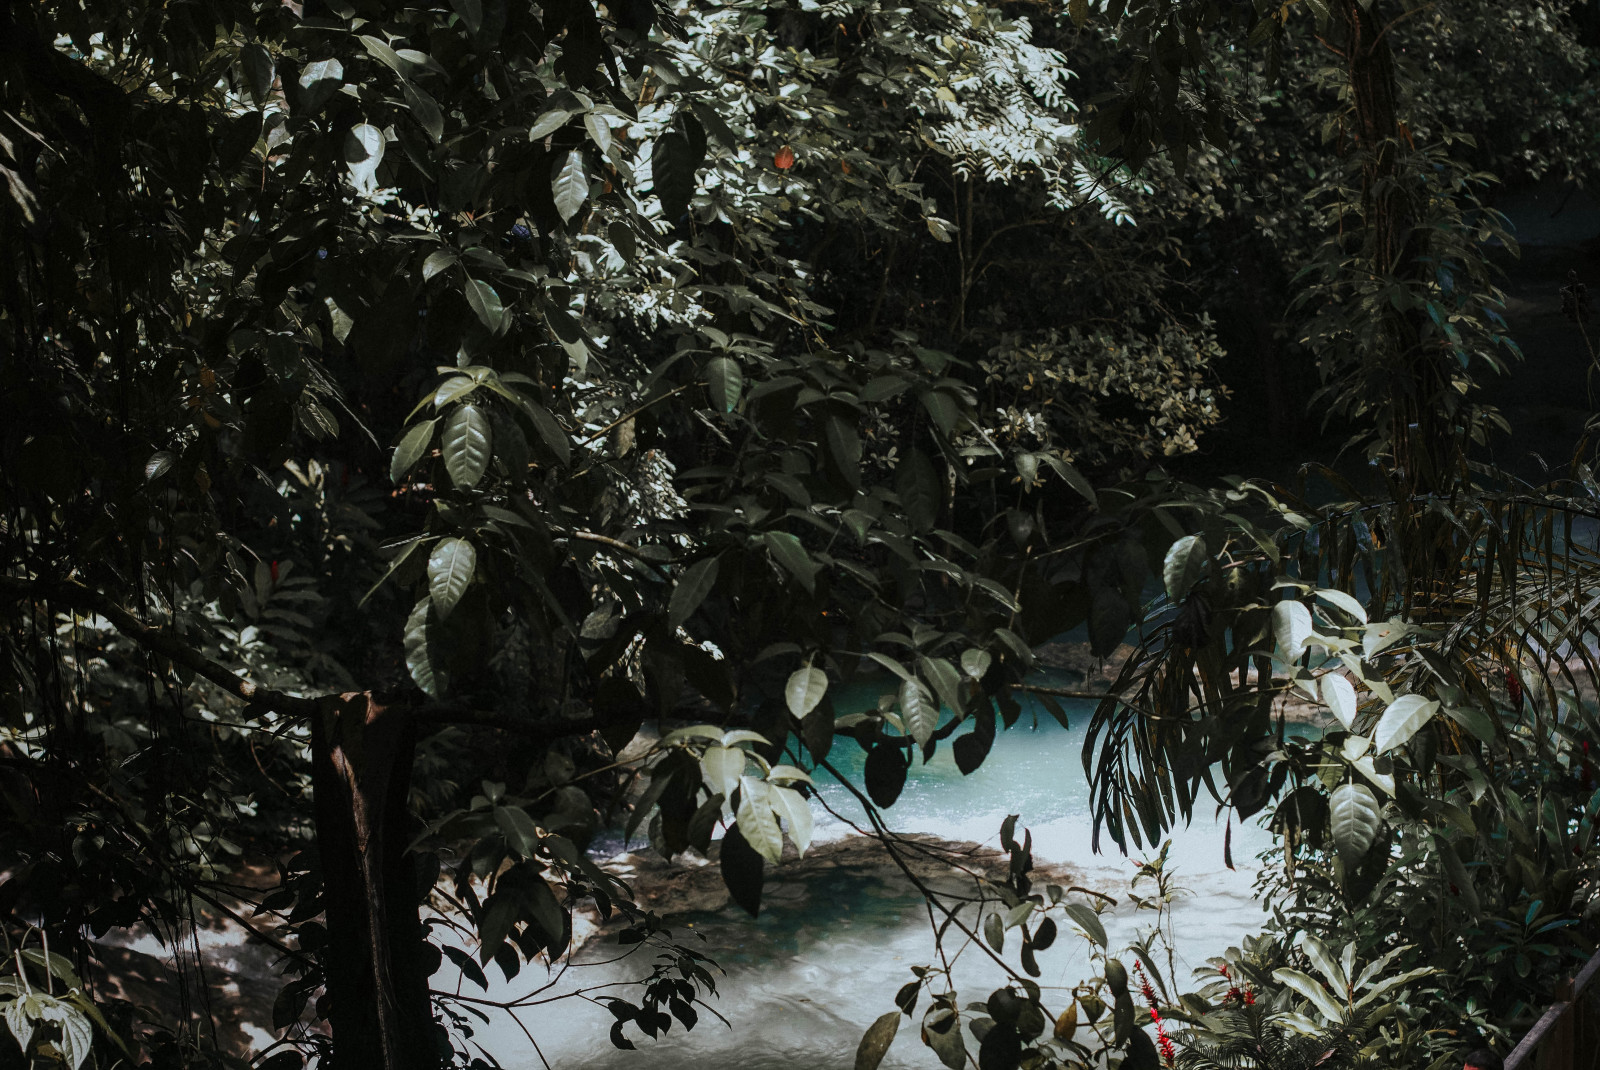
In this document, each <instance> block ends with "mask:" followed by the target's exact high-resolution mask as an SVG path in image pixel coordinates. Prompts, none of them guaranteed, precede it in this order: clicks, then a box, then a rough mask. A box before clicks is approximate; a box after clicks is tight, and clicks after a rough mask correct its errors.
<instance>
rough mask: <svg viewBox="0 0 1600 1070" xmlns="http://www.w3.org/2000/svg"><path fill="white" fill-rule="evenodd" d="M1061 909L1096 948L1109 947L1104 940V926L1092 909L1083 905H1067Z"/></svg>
mask: <svg viewBox="0 0 1600 1070" xmlns="http://www.w3.org/2000/svg"><path fill="white" fill-rule="evenodd" d="M1062 909H1063V910H1065V911H1066V912H1067V917H1069V918H1071V919H1072V921H1073V924H1075V925H1076V926H1077V927H1078V928H1080V929H1082V930H1083V932H1084V935H1085V936H1087V937H1088V938H1089V939H1090V940H1092V941H1094V943H1095V944H1096V946H1098V947H1101V948H1106V947H1109V946H1110V945H1109V943H1108V942H1107V939H1106V927H1105V924H1104V923H1103V922H1102V921H1101V920H1100V915H1098V914H1096V913H1095V912H1094V909H1093V908H1092V907H1090V906H1088V905H1087V904H1084V903H1067V904H1066V905H1065V906H1063V907H1062Z"/></svg>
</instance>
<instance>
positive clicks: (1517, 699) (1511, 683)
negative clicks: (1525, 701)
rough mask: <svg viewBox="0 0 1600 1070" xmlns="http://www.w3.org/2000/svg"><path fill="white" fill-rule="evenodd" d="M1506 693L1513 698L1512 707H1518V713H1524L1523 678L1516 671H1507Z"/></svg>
mask: <svg viewBox="0 0 1600 1070" xmlns="http://www.w3.org/2000/svg"><path fill="white" fill-rule="evenodd" d="M1506 692H1507V693H1508V694H1509V695H1510V696H1511V705H1512V706H1514V707H1516V711H1517V712H1518V713H1521V712H1522V678H1521V677H1520V676H1518V675H1517V672H1516V670H1515V669H1507V670H1506Z"/></svg>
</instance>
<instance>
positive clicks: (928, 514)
mask: <svg viewBox="0 0 1600 1070" xmlns="http://www.w3.org/2000/svg"><path fill="white" fill-rule="evenodd" d="M894 490H895V493H896V494H898V495H899V496H900V504H901V505H902V506H903V507H904V508H905V511H906V517H907V519H909V520H910V521H911V526H912V527H914V528H916V529H917V530H918V531H928V530H929V529H931V528H932V527H933V525H934V523H935V522H936V521H937V520H938V517H939V505H940V502H941V501H942V500H943V497H942V495H941V494H940V491H939V477H938V475H937V474H936V473H935V472H934V470H933V462H932V461H930V460H928V456H927V454H925V453H923V452H922V451H921V450H917V449H913V450H911V451H910V452H909V453H907V454H906V455H905V457H904V459H902V460H901V461H900V463H899V464H898V465H897V466H896V467H895V472H894Z"/></svg>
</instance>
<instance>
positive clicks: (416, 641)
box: [405, 598, 450, 698]
mask: <svg viewBox="0 0 1600 1070" xmlns="http://www.w3.org/2000/svg"><path fill="white" fill-rule="evenodd" d="M432 608H433V600H432V599H431V598H423V599H421V600H419V601H418V602H417V604H416V606H415V607H413V608H412V610H411V615H410V616H409V617H407V618H406V631H405V648H406V669H407V671H409V672H410V673H411V679H412V681H413V682H414V683H415V684H416V685H417V686H418V687H419V688H421V689H422V692H423V693H424V694H425V695H427V696H428V697H429V698H439V697H440V696H442V695H443V694H444V693H445V691H446V690H447V689H448V688H449V686H450V679H449V677H448V676H447V675H446V674H445V672H444V670H443V669H442V668H440V667H439V663H438V657H437V656H436V652H435V651H434V644H433V642H432V638H433V637H432V634H431V632H432V629H433V621H432V620H431V618H430V616H429V614H430V611H431V610H432Z"/></svg>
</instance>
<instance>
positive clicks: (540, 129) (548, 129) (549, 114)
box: [528, 108, 572, 141]
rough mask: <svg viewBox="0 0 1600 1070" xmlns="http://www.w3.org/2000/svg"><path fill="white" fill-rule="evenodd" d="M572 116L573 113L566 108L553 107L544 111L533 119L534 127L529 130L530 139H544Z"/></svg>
mask: <svg viewBox="0 0 1600 1070" xmlns="http://www.w3.org/2000/svg"><path fill="white" fill-rule="evenodd" d="M570 118H572V113H571V112H570V111H568V110H567V109H565V108H551V109H550V110H549V111H546V112H543V113H541V114H540V116H539V117H538V118H537V119H535V120H534V121H533V127H532V128H531V129H530V130H529V131H528V140H529V141H543V140H544V139H545V138H547V137H549V136H550V135H551V134H553V133H555V132H556V131H557V130H560V129H561V128H562V127H563V126H565V125H566V123H567V120H568V119H570Z"/></svg>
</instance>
